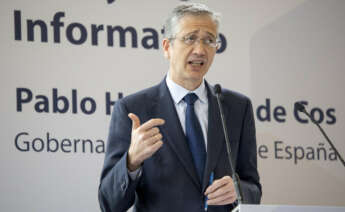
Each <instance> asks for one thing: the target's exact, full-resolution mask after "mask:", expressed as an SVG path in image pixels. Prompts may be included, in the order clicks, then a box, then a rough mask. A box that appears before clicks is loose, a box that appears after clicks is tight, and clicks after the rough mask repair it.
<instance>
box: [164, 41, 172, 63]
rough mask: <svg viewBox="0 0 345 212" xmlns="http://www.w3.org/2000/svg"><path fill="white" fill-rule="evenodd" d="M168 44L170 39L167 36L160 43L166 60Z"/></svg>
mask: <svg viewBox="0 0 345 212" xmlns="http://www.w3.org/2000/svg"><path fill="white" fill-rule="evenodd" d="M170 45H171V43H170V40H169V39H167V38H164V39H163V43H162V46H163V52H164V57H165V58H166V59H168V60H169V59H170V53H169V48H170Z"/></svg>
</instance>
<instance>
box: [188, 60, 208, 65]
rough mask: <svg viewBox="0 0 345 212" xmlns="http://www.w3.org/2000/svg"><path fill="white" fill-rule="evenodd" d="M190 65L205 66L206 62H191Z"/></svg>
mask: <svg viewBox="0 0 345 212" xmlns="http://www.w3.org/2000/svg"><path fill="white" fill-rule="evenodd" d="M188 64H189V65H192V66H203V65H204V64H205V62H204V61H203V60H190V61H188Z"/></svg>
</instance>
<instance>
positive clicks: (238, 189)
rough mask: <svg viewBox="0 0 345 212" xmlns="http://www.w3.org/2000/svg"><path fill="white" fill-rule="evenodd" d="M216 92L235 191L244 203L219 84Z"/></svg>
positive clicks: (238, 200)
mask: <svg viewBox="0 0 345 212" xmlns="http://www.w3.org/2000/svg"><path fill="white" fill-rule="evenodd" d="M215 93H216V97H217V102H218V107H219V112H220V117H221V119H222V125H223V131H224V137H225V143H226V150H227V153H228V154H227V155H228V160H229V164H230V169H231V172H232V180H233V181H234V186H235V192H236V195H237V202H238V204H242V203H243V202H244V199H243V194H242V189H241V184H240V179H239V177H238V174H237V173H236V172H235V169H234V167H233V163H232V159H231V148H230V141H229V135H228V130H227V128H226V123H225V118H224V112H223V108H222V105H221V104H222V103H221V102H220V95H221V88H220V85H219V84H217V85H215Z"/></svg>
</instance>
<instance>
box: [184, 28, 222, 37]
mask: <svg viewBox="0 0 345 212" xmlns="http://www.w3.org/2000/svg"><path fill="white" fill-rule="evenodd" d="M199 31H200V29H196V30H194V31H191V32H188V33H187V34H185V35H184V36H187V35H191V34H194V33H198V32H199ZM206 33H207V34H208V35H209V36H211V37H212V38H216V37H217V36H215V35H214V34H213V33H211V32H206Z"/></svg>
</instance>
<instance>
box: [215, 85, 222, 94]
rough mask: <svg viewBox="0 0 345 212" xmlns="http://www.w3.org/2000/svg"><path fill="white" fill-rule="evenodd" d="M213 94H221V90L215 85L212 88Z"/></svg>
mask: <svg viewBox="0 0 345 212" xmlns="http://www.w3.org/2000/svg"><path fill="white" fill-rule="evenodd" d="M214 92H215V93H216V94H221V93H222V88H221V87H220V85H219V84H216V85H215V86H214Z"/></svg>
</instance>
